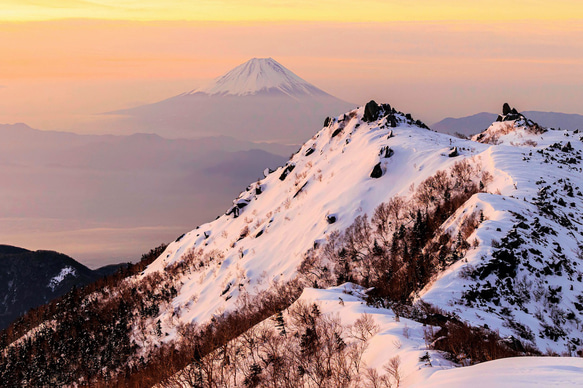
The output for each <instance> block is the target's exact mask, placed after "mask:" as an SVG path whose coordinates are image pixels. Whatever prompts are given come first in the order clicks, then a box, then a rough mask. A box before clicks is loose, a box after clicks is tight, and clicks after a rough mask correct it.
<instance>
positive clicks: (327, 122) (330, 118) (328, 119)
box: [324, 117, 332, 127]
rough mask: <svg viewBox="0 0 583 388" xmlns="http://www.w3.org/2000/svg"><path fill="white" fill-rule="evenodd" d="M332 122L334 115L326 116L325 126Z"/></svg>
mask: <svg viewBox="0 0 583 388" xmlns="http://www.w3.org/2000/svg"><path fill="white" fill-rule="evenodd" d="M331 122H332V117H326V120H324V127H327V126H328V125H330V123H331Z"/></svg>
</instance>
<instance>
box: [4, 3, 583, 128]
mask: <svg viewBox="0 0 583 388" xmlns="http://www.w3.org/2000/svg"><path fill="white" fill-rule="evenodd" d="M582 9H583V2H581V1H572V0H559V1H554V2H549V1H535V0H514V1H512V0H507V1H499V0H494V1H488V2H486V1H469V0H464V1H457V0H446V1H435V0H420V1H395V0H393V1H372V0H364V1H354V0H351V1H345V0H336V1H331V0H325V1H313V0H312V1H270V0H258V1H242V0H230V1H229V0H222V1H218V0H206V1H193V0H188V1H187V0H167V1H161V0H160V1H154V0H140V1H138V0H135V1H130V0H115V1H114V0H111V1H110V0H92V1H80V0H65V1H51V0H33V1H22V0H18V1H17V0H0V52H1V53H2V57H1V58H2V60H0V123H11V122H26V123H28V124H30V125H33V126H35V127H38V128H41V129H64V130H76V131H83V130H85V126H84V123H86V122H87V121H88V120H89V121H91V120H95V119H97V118H99V119H100V120H101V119H102V117H100V116H95V115H94V114H96V113H100V112H105V111H111V110H117V109H123V108H128V107H132V106H136V105H140V104H145V103H151V102H156V101H159V100H162V99H165V98H168V97H171V96H173V95H176V94H179V93H182V92H185V91H188V90H191V89H194V88H196V87H198V86H199V85H200V84H201V83H203V82H205V81H207V80H209V79H211V78H214V77H216V76H219V75H221V74H223V73H225V72H226V71H228V70H230V69H231V68H233V67H235V66H237V65H239V64H240V63H243V62H245V61H246V60H248V59H250V58H252V57H273V58H275V59H276V60H278V61H279V62H281V63H282V64H283V65H284V66H286V67H288V68H289V69H290V70H292V71H294V72H295V73H297V74H298V75H299V76H301V77H303V78H304V79H306V80H307V81H309V82H312V83H314V84H315V85H316V86H318V87H321V88H323V89H324V90H326V91H328V92H330V93H332V94H334V95H336V96H338V97H340V98H342V99H344V100H347V101H350V102H354V103H356V104H362V103H364V102H366V101H367V100H369V99H371V98H375V99H377V100H379V101H384V102H389V103H392V104H397V105H398V107H399V108H400V109H403V110H407V111H411V112H412V113H417V116H418V117H421V118H422V119H424V120H426V121H428V122H433V121H437V120H439V119H441V118H443V117H445V116H455V115H457V116H461V115H466V114H471V113H476V112H478V111H483V110H490V111H493V110H497V109H498V108H499V105H500V104H501V103H502V102H504V101H506V100H509V101H510V102H514V103H515V104H516V105H518V107H519V108H524V109H538V110H556V111H563V112H568V113H583V102H582V101H583V12H582ZM217 20H218V21H217ZM104 128H105V127H104Z"/></svg>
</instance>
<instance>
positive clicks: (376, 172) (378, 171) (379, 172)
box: [370, 162, 383, 179]
mask: <svg viewBox="0 0 583 388" xmlns="http://www.w3.org/2000/svg"><path fill="white" fill-rule="evenodd" d="M382 176H383V169H382V167H381V162H378V163H377V164H376V165H375V166H374V167H373V169H372V172H371V173H370V177H371V178H375V179H376V178H380V177H382Z"/></svg>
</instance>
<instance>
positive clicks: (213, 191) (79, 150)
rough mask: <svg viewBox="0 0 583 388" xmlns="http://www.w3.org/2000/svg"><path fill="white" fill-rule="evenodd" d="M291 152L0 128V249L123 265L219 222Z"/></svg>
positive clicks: (220, 141)
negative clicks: (241, 193) (196, 227)
mask: <svg viewBox="0 0 583 388" xmlns="http://www.w3.org/2000/svg"><path fill="white" fill-rule="evenodd" d="M296 149H297V147H296V146H284V145H279V144H267V143H252V142H247V141H242V140H237V139H234V138H231V137H226V136H220V137H207V138H201V139H196V140H169V139H164V138H162V137H160V136H158V135H154V134H134V135H129V136H112V135H103V136H94V135H77V134H73V133H66V132H54V131H40V130H36V129H32V128H30V127H28V126H26V125H24V124H17V125H0V182H1V185H0V199H1V200H0V236H1V237H2V241H0V242H1V243H4V244H12V245H19V246H27V247H33V248H35V249H38V248H43V249H52V250H57V251H64V252H69V253H70V254H71V255H73V256H74V257H76V258H77V259H78V260H81V261H82V262H83V263H85V264H89V265H91V266H92V267H96V266H100V265H103V264H106V263H113V262H119V261H129V260H132V259H135V258H136V257H139V255H140V254H141V253H143V252H144V251H145V250H146V249H148V248H150V247H151V246H152V245H153V244H159V243H161V242H167V241H171V240H172V239H174V238H176V236H177V235H180V234H181V233H183V232H184V230H186V229H187V228H188V227H189V226H190V225H191V224H192V223H193V222H195V223H196V222H203V221H204V220H205V219H208V218H209V217H211V218H214V217H215V216H217V215H218V214H220V213H222V212H223V211H224V209H225V208H226V207H227V206H228V205H229V203H230V199H231V198H232V196H233V195H235V194H236V193H237V192H238V190H239V188H240V187H241V186H242V185H246V184H247V183H248V182H249V181H252V180H256V179H258V178H261V177H263V170H264V169H265V168H266V167H270V168H276V167H277V166H279V165H281V164H282V163H283V162H284V161H285V159H286V157H287V156H289V155H290V154H291V153H292V152H293V151H295V150H296ZM282 155H286V156H282Z"/></svg>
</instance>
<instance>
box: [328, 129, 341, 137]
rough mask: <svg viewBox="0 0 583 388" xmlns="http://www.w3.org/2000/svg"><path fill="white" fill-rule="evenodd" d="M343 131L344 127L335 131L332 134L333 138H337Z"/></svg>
mask: <svg viewBox="0 0 583 388" xmlns="http://www.w3.org/2000/svg"><path fill="white" fill-rule="evenodd" d="M343 129H344V128H343V127H340V128H338V129H337V130H335V131H334V132H333V133H332V136H331V137H336V136H337V135H338V134H339V133H340V132H342V130H343Z"/></svg>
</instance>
